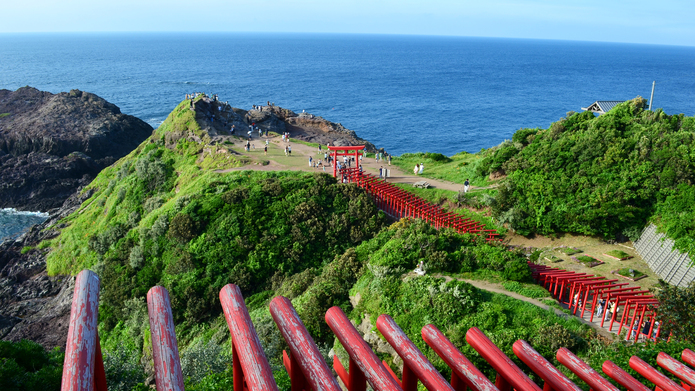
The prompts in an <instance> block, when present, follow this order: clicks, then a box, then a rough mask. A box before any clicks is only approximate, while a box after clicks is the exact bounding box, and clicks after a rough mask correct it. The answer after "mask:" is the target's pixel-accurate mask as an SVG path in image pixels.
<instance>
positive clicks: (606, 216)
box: [477, 98, 695, 252]
mask: <svg viewBox="0 0 695 391" xmlns="http://www.w3.org/2000/svg"><path fill="white" fill-rule="evenodd" d="M643 107H644V99H641V98H637V99H634V100H632V101H628V102H625V103H622V104H620V105H618V106H616V107H615V108H614V109H613V110H611V111H610V112H608V113H606V114H603V115H601V116H599V117H595V116H594V114H593V113H591V112H584V113H581V114H577V113H573V112H571V113H568V115H567V117H566V118H563V119H561V120H560V121H558V122H555V123H553V124H552V125H551V126H550V128H548V129H521V130H519V131H517V132H516V133H515V134H514V136H513V137H512V140H511V141H508V142H505V143H503V144H501V145H500V146H499V147H497V148H495V150H494V151H493V152H491V153H489V154H488V156H486V157H485V158H484V159H483V161H482V162H481V163H480V164H479V165H478V166H477V169H478V170H479V174H480V175H486V174H487V173H489V172H493V171H495V170H504V171H505V172H506V174H507V175H508V178H507V180H506V181H505V183H504V186H501V187H500V188H499V193H498V194H497V197H496V202H495V205H494V207H493V209H494V211H495V214H496V215H497V216H499V218H500V219H501V220H502V221H504V222H508V223H509V224H511V226H512V227H513V228H514V229H515V230H516V231H517V232H519V233H521V234H524V235H527V234H531V233H534V232H536V233H540V234H554V233H557V232H574V233H581V234H586V235H602V236H605V237H609V238H614V237H616V235H620V234H624V235H626V236H628V237H630V238H632V239H635V237H636V235H638V234H639V232H640V231H641V229H642V227H644V225H645V224H646V223H647V222H648V221H650V220H651V221H654V222H656V223H657V225H658V226H659V227H660V228H661V229H662V230H664V231H666V233H667V234H668V236H669V237H671V238H673V239H674V240H675V241H676V247H677V248H678V249H680V250H681V251H684V252H693V250H695V225H693V224H694V223H693V221H695V220H694V219H692V218H688V217H689V216H690V217H692V216H693V213H694V212H693V211H695V209H694V208H695V206H694V203H693V202H692V200H693V199H695V198H693V195H695V193H694V191H695V190H693V179H694V178H695V176H694V173H695V170H694V169H695V143H694V141H695V118H693V117H685V116H684V115H682V114H681V115H666V114H665V113H664V112H663V111H661V110H657V111H646V110H644V109H643Z"/></svg>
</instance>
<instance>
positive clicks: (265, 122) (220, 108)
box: [167, 97, 376, 152]
mask: <svg viewBox="0 0 695 391" xmlns="http://www.w3.org/2000/svg"><path fill="white" fill-rule="evenodd" d="M192 109H194V110H195V111H196V120H197V121H198V124H199V125H200V127H201V128H202V129H203V130H205V131H206V132H207V134H208V135H210V137H211V140H212V141H213V142H214V141H222V140H223V139H224V137H225V136H228V135H229V134H230V129H231V128H232V125H234V127H235V129H236V132H235V135H237V136H245V135H246V132H248V130H249V125H251V124H255V126H256V127H258V128H260V129H262V130H263V131H266V130H267V131H270V132H275V133H278V134H282V133H284V132H289V133H290V137H292V138H295V139H297V140H302V141H308V142H312V143H319V144H323V145H326V144H327V143H330V144H331V145H365V146H366V147H367V151H369V152H375V151H376V147H375V146H374V144H372V143H370V142H369V141H367V140H364V139H362V138H359V137H357V134H355V132H354V131H353V130H350V129H347V128H345V127H344V126H343V125H342V124H338V123H334V122H330V121H328V120H326V119H324V118H322V117H317V116H314V115H312V114H308V113H300V114H297V113H295V112H293V111H292V110H289V109H284V108H282V107H279V106H272V105H271V106H262V107H259V108H257V109H254V110H248V111H246V110H242V109H239V108H235V107H231V106H230V105H229V104H227V102H220V101H215V100H212V99H209V98H207V97H205V98H203V99H198V100H196V101H195V103H194V106H193V107H192ZM213 115H214V117H213ZM183 136H184V135H168V136H167V145H168V146H169V145H174V143H172V142H174V141H175V140H177V139H178V138H180V137H183ZM188 137H189V138H190V139H191V140H194V141H199V140H195V136H191V135H189V136H188Z"/></svg>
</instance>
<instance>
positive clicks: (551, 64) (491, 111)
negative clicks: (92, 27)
mask: <svg viewBox="0 0 695 391" xmlns="http://www.w3.org/2000/svg"><path fill="white" fill-rule="evenodd" d="M652 81H656V90H655V94H654V102H653V103H654V108H663V109H664V111H665V112H666V113H669V114H678V113H685V114H686V115H694V114H695V94H694V92H693V91H695V47H681V46H657V45H636V44H616V43H596V42H575V41H553V40H522V39H501V38H470V37H433V36H395V35H394V36H389V35H340V34H259V33H198V34H192V33H186V34H183V33H182V34H173V33H161V34H158V33H146V34H145V33H132V34H125V33H121V34H101V33H100V34H0V88H5V89H12V90H14V89H17V88H19V87H22V86H25V85H30V86H32V87H36V88H38V89H40V90H46V91H51V92H54V93H57V92H61V91H69V90H71V89H80V90H83V91H89V92H93V93H95V94H97V95H100V96H102V97H103V98H105V99H107V100H108V101H110V102H112V103H115V104H116V105H118V106H119V107H120V108H121V111H122V112H124V113H126V114H132V115H134V116H137V117H139V118H141V119H143V120H145V121H147V122H149V123H150V124H151V125H152V126H154V127H156V126H158V125H159V124H160V123H161V122H162V121H163V120H164V119H165V118H166V116H167V115H168V114H169V112H170V111H171V110H172V109H173V108H174V106H175V105H176V104H178V103H179V102H180V101H181V100H182V99H183V98H184V94H186V93H191V92H205V93H215V94H218V95H219V96H220V98H221V99H222V100H225V101H229V103H230V104H231V105H233V106H236V107H241V108H245V109H249V108H251V105H253V104H265V102H267V101H270V102H274V103H275V104H276V105H279V106H282V107H286V108H289V109H292V110H294V111H299V112H301V111H302V110H306V111H307V112H310V113H313V114H315V115H319V116H322V117H324V118H326V119H328V120H330V121H333V122H340V123H342V124H343V125H344V126H345V127H347V128H349V129H352V130H354V131H356V132H357V135H358V136H360V137H362V138H365V139H367V140H369V141H371V142H373V143H374V144H375V145H377V146H378V147H383V148H385V149H386V151H387V152H389V153H393V154H396V155H400V154H402V153H405V152H418V151H422V152H425V151H429V152H440V153H444V154H446V155H452V154H455V153H458V152H461V151H468V152H477V151H479V150H480V149H481V148H489V147H491V146H494V145H497V144H499V143H500V142H502V141H504V140H505V139H509V138H511V136H512V134H513V133H514V131H516V130H517V129H519V128H524V127H544V128H545V127H548V126H549V125H550V123H551V122H552V121H557V120H558V119H560V118H561V117H563V116H565V115H566V113H567V112H569V111H580V110H581V107H586V106H588V105H589V104H591V103H592V102H594V101H596V100H626V99H632V98H634V97H636V96H638V95H639V96H642V97H645V98H649V95H650V92H651V87H652Z"/></svg>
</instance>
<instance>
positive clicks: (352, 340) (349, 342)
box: [326, 307, 402, 391]
mask: <svg viewBox="0 0 695 391" xmlns="http://www.w3.org/2000/svg"><path fill="white" fill-rule="evenodd" d="M326 323H328V327H330V328H331V330H333V333H334V334H335V336H336V337H337V338H338V341H340V343H341V344H342V345H343V347H344V348H345V350H346V351H347V352H348V355H350V360H351V362H352V361H354V363H355V365H354V368H353V365H350V371H351V372H352V371H355V372H357V369H358V368H359V371H360V372H362V374H364V378H365V379H366V380H367V382H369V384H370V385H371V386H372V388H373V389H375V390H377V391H401V390H402V389H401V386H400V385H399V384H398V383H397V381H396V380H395V379H394V378H393V377H392V376H391V374H390V373H389V372H388V371H387V370H386V368H385V367H384V365H383V364H382V363H381V361H379V359H378V358H377V357H376V355H375V354H374V352H372V349H370V348H369V345H367V343H366V342H364V340H363V339H362V337H360V334H359V333H358V332H357V330H355V327H354V326H353V325H352V323H350V320H349V319H348V318H347V316H345V313H344V312H343V310H341V309H340V307H332V308H330V309H329V310H328V311H327V312H326ZM350 376H352V373H351V374H350ZM350 383H351V384H350V387H353V384H354V383H353V382H352V380H351V381H350ZM350 391H353V388H350Z"/></svg>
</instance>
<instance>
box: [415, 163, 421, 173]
mask: <svg viewBox="0 0 695 391" xmlns="http://www.w3.org/2000/svg"><path fill="white" fill-rule="evenodd" d="M418 172H420V164H418V163H415V168H413V174H415V175H417V173H418Z"/></svg>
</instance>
